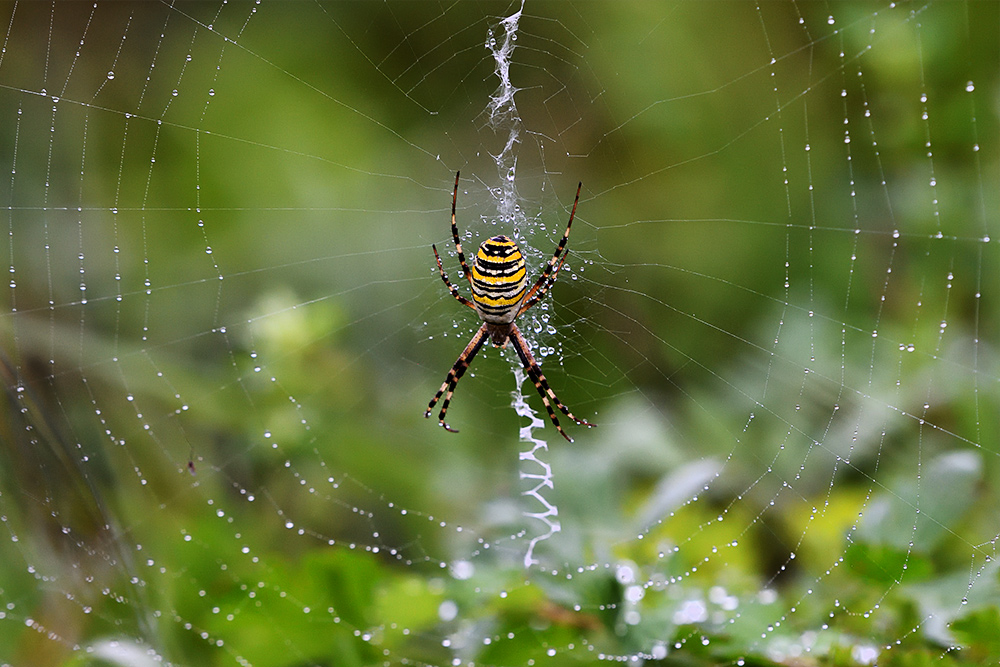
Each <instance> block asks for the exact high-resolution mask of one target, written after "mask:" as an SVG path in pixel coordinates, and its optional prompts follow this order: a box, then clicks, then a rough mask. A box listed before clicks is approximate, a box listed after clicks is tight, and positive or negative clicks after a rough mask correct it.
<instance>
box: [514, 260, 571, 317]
mask: <svg viewBox="0 0 1000 667" xmlns="http://www.w3.org/2000/svg"><path fill="white" fill-rule="evenodd" d="M568 255H569V251H568V250H567V251H566V252H565V253H564V254H563V256H562V259H560V260H559V264H557V265H556V270H555V271H553V272H552V275H551V276H550V277H549V280H548V282H546V283H545V284H544V285H542V288H541V289H540V290H538V291H537V292H535V293H534V294H531V293H530V292H529V293H528V294H526V295H525V299H524V304H523V305H522V306H521V309H520V310H519V311H517V317H520V316H521V315H522V314H523V313H524V311H526V310H528V309H529V308H531V307H532V306H534V305H535V304H536V303H538V302H539V301H540V300H541V299H542V297H544V296H545V295H546V294H547V293H548V291H549V288H551V287H552V286H553V285H555V284H556V277H557V276H558V275H559V269H561V268H562V265H563V264H564V263H565V262H566V257H567V256H568Z"/></svg>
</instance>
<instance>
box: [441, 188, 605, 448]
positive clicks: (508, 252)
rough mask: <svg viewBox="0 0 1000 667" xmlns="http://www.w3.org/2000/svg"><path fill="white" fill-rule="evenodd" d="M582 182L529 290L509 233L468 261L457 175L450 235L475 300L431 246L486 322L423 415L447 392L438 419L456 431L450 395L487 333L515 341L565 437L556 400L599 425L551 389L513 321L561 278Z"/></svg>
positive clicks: (496, 341)
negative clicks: (458, 217)
mask: <svg viewBox="0 0 1000 667" xmlns="http://www.w3.org/2000/svg"><path fill="white" fill-rule="evenodd" d="M582 187H583V184H582V183H581V184H580V185H579V186H577V188H576V199H575V200H574V201H573V211H572V212H571V213H570V215H569V224H567V225H566V232H565V233H564V234H563V237H562V239H561V240H560V241H559V245H558V246H557V247H556V251H555V253H554V254H553V255H552V259H550V260H549V261H548V262H547V263H546V264H545V267H544V268H543V269H542V274H541V275H540V276H539V277H538V280H537V281H535V284H534V285H532V286H531V289H527V284H528V278H527V270H526V268H525V265H524V256H523V255H521V250H520V249H519V248H518V247H517V244H516V243H514V241H512V240H511V239H510V238H509V237H507V236H494V237H492V238H489V239H486V240H485V241H483V243H482V244H481V245H480V246H479V250H477V251H476V256H475V257H474V258H473V260H472V269H471V270H470V269H469V266H468V264H466V263H465V254H464V253H463V252H462V242H461V241H459V239H458V227H457V225H456V224H455V203H456V201H457V200H458V174H455V191H454V192H453V193H452V196H451V235H452V238H453V239H454V240H455V250H457V251H458V261H459V263H460V264H461V266H462V273H463V275H464V276H465V277H466V278H467V279H468V280H469V286H470V287H471V288H472V301H469V300H468V299H466V298H465V297H464V296H462V295H461V294H459V293H458V288H457V287H455V285H454V284H453V283H452V282H451V281H450V280H448V276H447V275H446V274H445V272H444V266H443V265H442V264H441V256H440V255H438V251H437V247H436V246H433V245H432V246H431V248H433V249H434V258H435V259H436V260H437V266H438V273H440V274H441V280H443V281H444V284H445V285H447V286H448V291H449V292H451V295H452V296H453V297H455V298H456V299H458V301H459V302H460V303H462V304H463V305H465V306H468V307H469V308H472V309H474V310H475V311H476V313H477V314H478V315H479V319H481V320H482V321H483V325H482V326H481V327H479V330H478V331H477V332H476V334H475V335H474V336H473V337H472V340H471V341H469V344H468V345H467V346H466V348H465V350H463V351H462V354H460V355H459V357H458V361H456V362H455V365H454V366H452V367H451V370H450V371H448V377H447V378H445V381H444V383H443V384H442V385H441V388H440V389H439V390H438V392H437V394H435V395H434V398H432V399H431V402H430V404H429V405H428V406H427V411H426V412H425V413H424V417H430V416H431V412H432V411H433V410H434V405H435V404H436V403H437V402H438V401H439V400H440V399H441V397H442V396H444V401H443V402H442V403H441V412H440V413H439V414H438V423H439V424H440V425H441V426H443V427H444V428H445V429H447V430H449V431H452V432H454V431H455V429H453V428H451V427H450V426H448V424H446V423H445V421H444V417H445V414H446V413H447V412H448V403H450V402H451V396H452V394H453V393H454V392H455V386H456V385H457V384H458V381H459V379H461V377H462V375H463V374H464V373H465V370H466V369H467V368H468V367H469V364H471V363H472V359H473V358H474V357H475V356H476V354H477V353H478V352H479V350H480V348H481V347H482V346H483V343H484V342H485V341H486V338H487V336H488V337H489V339H490V342H491V343H492V344H493V345H494V346H495V347H499V348H505V347H506V346H507V343H510V344H511V346H512V347H513V348H514V351H515V352H516V353H517V356H518V358H519V359H520V360H521V364H522V365H523V366H524V370H525V372H526V373H527V374H528V377H529V378H531V381H532V382H533V383H534V384H535V389H537V390H538V393H539V395H541V397H542V403H544V404H545V409H546V411H548V413H549V418H550V419H551V420H552V423H553V424H555V427H556V430H558V431H559V433H560V434H562V436H563V437H564V438H566V439H567V440H569V441H570V442H573V439H572V438H570V437H569V436H568V435H566V432H565V431H563V429H562V426H560V425H559V419H558V418H557V417H556V413H555V411H554V410H553V409H552V403H555V404H556V407H557V408H559V410H560V411H561V412H562V413H563V414H564V415H566V416H567V417H569V418H570V419H572V420H573V421H575V422H576V423H577V424H582V425H583V426H594V424H589V423H587V422H586V421H584V420H582V419H579V418H577V417H574V416H573V413H571V412H570V411H569V409H568V408H567V407H566V406H565V405H563V404H562V402H561V401H560V400H559V399H558V398H557V397H556V394H555V392H554V391H552V388H551V387H549V383H548V382H547V381H546V380H545V376H544V375H543V374H542V369H541V368H539V366H538V363H537V362H536V361H535V358H534V357H532V356H531V351H530V350H529V349H528V343H527V341H525V340H524V336H522V335H521V332H520V330H518V328H517V325H516V324H514V321H515V320H516V319H517V318H518V317H520V316H521V315H522V314H523V313H524V312H525V311H526V310H528V309H529V308H531V307H532V306H533V305H535V304H536V303H538V301H539V300H540V299H541V298H542V297H543V296H545V293H546V292H548V291H549V288H551V287H552V285H553V284H554V283H555V282H556V276H558V275H559V269H561V268H562V265H563V262H565V261H566V242H567V241H568V240H569V230H570V228H571V227H572V226H573V217H574V216H575V215H576V205H577V203H578V202H579V201H580V188H582Z"/></svg>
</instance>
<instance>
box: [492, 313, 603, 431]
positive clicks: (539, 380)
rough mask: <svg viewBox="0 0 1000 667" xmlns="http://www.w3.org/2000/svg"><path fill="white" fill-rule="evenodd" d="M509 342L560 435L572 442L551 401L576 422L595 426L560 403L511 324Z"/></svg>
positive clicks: (515, 328) (518, 331) (525, 343)
mask: <svg viewBox="0 0 1000 667" xmlns="http://www.w3.org/2000/svg"><path fill="white" fill-rule="evenodd" d="M510 342H511V343H512V344H513V346H514V351H515V352H517V356H518V357H520V358H521V363H522V364H523V365H524V370H525V372H527V373H528V377H529V378H531V381H532V382H534V383H535V389H536V390H538V395H539V396H541V397H542V403H543V404H545V410H546V411H547V412H548V413H549V419H551V420H552V423H553V424H555V427H556V430H557V431H559V434H560V435H562V437H564V438H566V439H567V440H569V441H570V442H573V438H571V437H569V436H568V435H566V431H564V430H563V429H562V426H560V425H559V418H558V417H556V413H555V411H554V410H553V409H552V403H555V404H556V407H557V408H559V410H560V411H561V412H562V413H563V414H564V415H566V416H567V417H569V418H570V419H572V420H573V421H575V422H576V423H577V424H580V425H582V426H587V427H593V426H596V424H591V423H589V422H586V421H584V420H582V419H580V418H579V417H575V416H573V413H572V412H570V411H569V408H567V407H566V406H565V405H563V404H562V401H560V400H559V397H557V396H556V393H555V392H554V391H552V387H550V386H549V383H548V381H547V380H546V379H545V375H544V374H543V373H542V369H541V368H539V367H538V363H537V362H536V361H535V358H534V357H533V356H531V351H530V350H529V349H528V343H527V341H525V340H524V336H522V335H521V332H520V330H519V329H518V328H517V326H516V325H512V326H511V331H510Z"/></svg>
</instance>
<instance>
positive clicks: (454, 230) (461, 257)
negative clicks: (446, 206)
mask: <svg viewBox="0 0 1000 667" xmlns="http://www.w3.org/2000/svg"><path fill="white" fill-rule="evenodd" d="M461 173H462V172H460V171H456V172H455V191H454V192H453V193H451V237H452V238H453V239H454V240H455V250H457V251H458V263H459V264H461V265H462V273H464V274H465V278H466V280H468V281H469V286H470V287H471V286H472V271H470V270H469V265H468V264H466V263H465V253H463V252H462V242H461V241H459V240H458V226H457V225H456V224H455V202H457V201H458V175H459V174H461Z"/></svg>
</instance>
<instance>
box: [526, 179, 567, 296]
mask: <svg viewBox="0 0 1000 667" xmlns="http://www.w3.org/2000/svg"><path fill="white" fill-rule="evenodd" d="M581 188H583V183H580V184H579V185H577V186H576V199H574V200H573V210H572V211H571V212H570V214H569V223H568V224H567V225H566V231H565V232H563V236H562V238H561V239H559V245H558V246H556V251H555V252H554V253H553V254H552V259H550V260H549V261H548V262H547V263H546V264H545V268H544V269H543V270H542V274H541V275H540V276H538V280H536V281H535V284H534V285H532V286H531V289H530V290H528V293H527V294H526V295H525V296H524V302H525V304H528V302H529V301H530V302H531V303H530V305H532V306H533V305H535V303H537V302H538V299H541V298H542V297H543V296H545V292H546V291H548V289H549V287H551V283H550V284H548V285H546V282H547V281H548V279H549V275H550V274H552V270H553V269H554V268H555V267H556V262H557V261H559V256H560V255H562V254H563V250H564V249H565V248H566V242H567V241H569V230H570V228H571V227H572V226H573V218H574V217H576V205H577V204H579V203H580V190H581ZM564 261H566V256H565V255H563V262H564ZM559 266H560V267H561V266H562V262H559ZM555 271H556V273H558V272H559V269H558V268H556V269H555ZM555 281H556V278H555V275H553V276H552V282H553V283H554V282H555ZM539 288H541V289H542V293H541V294H540V295H538V299H536V298H534V297H535V292H537V291H538V290H539ZM529 307H530V306H529V305H525V306H522V307H521V310H520V312H518V315H520V314H521V313H523V312H524V311H526V310H527V309H528V308H529Z"/></svg>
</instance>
